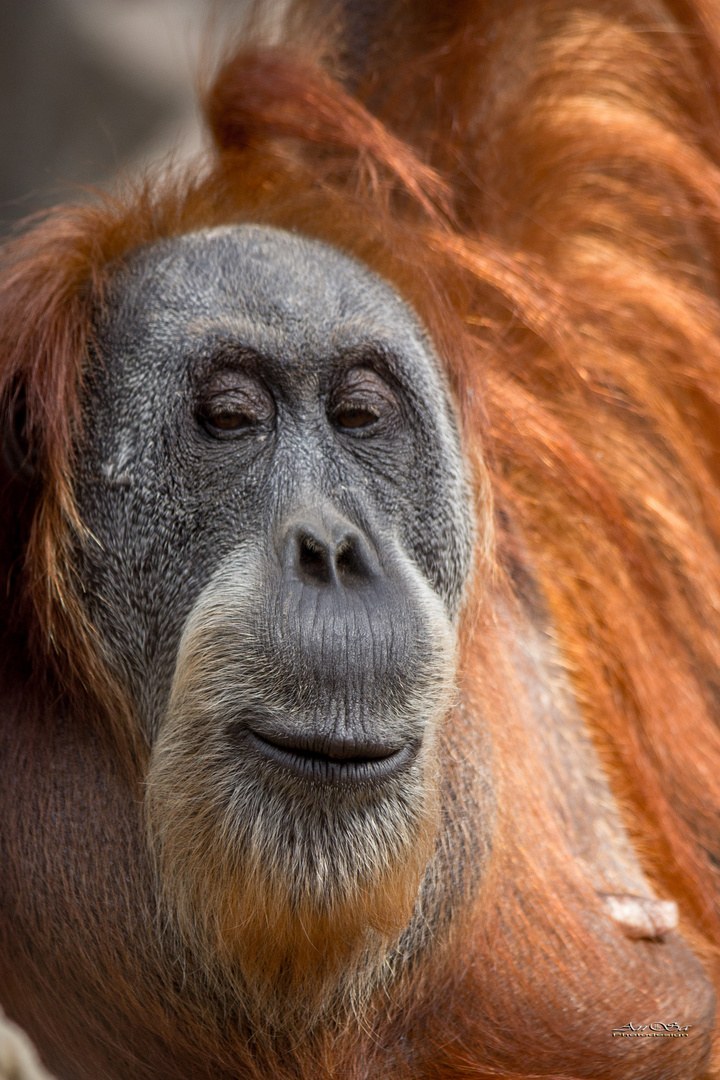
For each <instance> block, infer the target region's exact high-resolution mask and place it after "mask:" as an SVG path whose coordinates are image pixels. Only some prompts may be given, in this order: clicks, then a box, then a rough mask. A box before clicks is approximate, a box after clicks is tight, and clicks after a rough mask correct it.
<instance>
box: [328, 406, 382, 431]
mask: <svg viewBox="0 0 720 1080" xmlns="http://www.w3.org/2000/svg"><path fill="white" fill-rule="evenodd" d="M377 419H378V414H377V413H376V412H375V411H374V410H371V409H367V408H362V407H359V408H358V407H356V408H352V407H349V408H341V409H338V410H337V411H336V412H334V413H333V420H334V421H335V423H336V425H337V426H338V427H343V428H361V427H369V426H370V424H374V423H375V422H376V421H377Z"/></svg>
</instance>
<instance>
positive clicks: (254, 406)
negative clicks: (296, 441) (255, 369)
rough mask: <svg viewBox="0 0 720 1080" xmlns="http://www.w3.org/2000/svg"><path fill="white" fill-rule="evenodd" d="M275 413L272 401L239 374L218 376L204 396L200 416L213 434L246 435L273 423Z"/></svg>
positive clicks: (250, 381) (254, 384) (262, 389)
mask: <svg viewBox="0 0 720 1080" xmlns="http://www.w3.org/2000/svg"><path fill="white" fill-rule="evenodd" d="M274 413H275V407H274V403H273V400H272V398H271V397H270V395H269V394H268V393H267V391H266V390H265V389H264V388H263V387H262V386H260V384H259V383H257V382H255V381H254V380H253V379H251V378H250V377H248V376H246V375H244V374H242V373H237V372H224V373H221V374H220V375H218V376H216V378H215V379H214V380H213V383H212V384H211V386H209V387H208V389H207V393H206V394H205V395H204V397H203V399H202V401H201V403H200V408H199V410H198V416H199V419H200V422H201V424H202V426H203V427H204V428H205V430H206V431H208V432H209V434H211V435H215V436H217V437H220V438H222V437H223V436H228V435H235V434H238V435H239V434H243V433H245V432H248V431H250V430H252V429H254V428H257V427H265V426H267V425H268V424H269V423H271V421H272V419H273V416H274Z"/></svg>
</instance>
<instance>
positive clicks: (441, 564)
mask: <svg viewBox="0 0 720 1080" xmlns="http://www.w3.org/2000/svg"><path fill="white" fill-rule="evenodd" d="M99 351H100V354H101V362H100V363H98V364H97V365H96V368H95V374H94V378H93V381H92V384H91V400H89V401H88V402H87V405H86V409H85V439H84V446H83V451H82V455H81V458H80V463H79V470H78V472H79V478H78V485H77V496H78V501H79V506H80V512H81V515H82V518H83V520H84V522H85V523H86V525H87V526H88V528H89V530H90V532H91V534H92V536H93V537H94V538H95V541H96V542H95V543H93V542H92V541H91V542H89V543H88V545H87V546H86V548H85V550H84V552H83V553H82V560H83V570H82V573H83V580H84V581H85V582H86V583H87V600H88V606H89V608H90V611H89V615H90V618H91V619H92V621H93V624H94V625H95V626H96V627H97V628H98V630H99V631H100V635H101V638H102V640H103V641H104V643H105V645H106V648H107V650H108V654H109V658H110V662H111V663H112V665H113V667H115V668H116V669H117V670H118V672H119V673H120V675H121V676H122V679H123V682H124V683H125V684H126V685H127V686H128V688H129V690H130V692H131V696H132V697H133V699H134V702H135V704H136V707H137V709H138V711H139V715H140V720H141V722H142V723H143V724H144V725H145V726H146V728H147V730H148V732H149V733H150V734H151V735H152V734H153V733H154V732H155V731H156V730H157V728H158V725H159V723H160V720H161V717H162V715H163V713H164V711H165V708H166V706H167V701H168V696H169V691H170V685H171V682H172V677H173V672H174V669H175V663H176V657H177V650H178V644H179V640H180V636H181V633H182V629H183V626H184V624H185V621H186V619H187V617H188V615H189V613H190V610H191V609H192V607H193V605H194V603H195V601H196V600H197V598H198V596H199V595H200V593H201V591H202V590H203V589H204V588H205V586H207V584H208V582H209V581H210V579H211V578H212V575H213V574H214V573H215V572H216V571H217V570H218V568H219V567H220V566H221V565H222V563H223V561H224V560H225V559H226V558H228V557H229V556H232V555H233V553H235V552H237V551H238V550H239V549H240V547H241V546H244V547H245V548H246V549H247V548H249V547H252V548H253V549H256V550H257V551H258V552H260V558H261V560H262V561H263V563H264V566H263V570H262V571H261V573H262V575H263V579H264V581H263V584H262V585H261V586H260V587H261V589H264V592H262V593H261V594H260V595H258V596H256V597H255V598H254V604H255V606H257V607H259V608H262V609H263V611H262V612H260V613H259V614H258V618H259V620H260V623H261V624H262V623H264V626H263V627H262V629H261V631H260V633H261V635H262V634H265V635H269V636H270V637H272V638H273V641H272V642H268V643H266V646H265V647H267V648H268V649H269V650H270V653H271V654H272V655H273V658H274V660H275V661H276V662H277V665H278V673H279V672H280V670H283V671H292V670H293V669H295V668H296V665H297V663H298V662H299V663H302V664H304V665H305V667H306V670H305V671H304V673H303V682H305V681H306V680H308V679H309V680H313V681H318V684H319V685H325V686H326V687H327V692H328V693H329V694H330V695H331V696H332V695H334V694H335V692H336V688H334V683H335V680H336V678H338V677H339V678H340V680H341V683H342V684H343V685H344V684H347V680H348V678H349V680H350V683H349V686H348V689H349V690H352V691H353V692H354V691H355V689H356V686H355V680H356V679H359V678H364V672H365V670H366V666H367V665H368V664H371V665H372V666H373V668H375V669H376V670H377V669H378V664H380V667H381V668H382V669H383V670H384V671H385V675H386V677H388V678H390V677H395V678H397V677H399V676H400V675H401V673H402V672H403V671H404V670H405V667H406V665H408V664H409V665H410V667H412V665H413V663H414V662H415V661H414V659H413V658H412V654H413V653H414V650H415V649H416V643H417V641H418V639H420V640H422V637H423V631H422V627H423V622H424V618H423V614H422V611H421V610H418V609H417V606H416V605H414V604H412V603H411V602H410V598H409V597H408V596H406V594H405V591H404V590H405V588H406V586H405V584H403V581H402V577H403V573H404V572H406V571H407V572H411V573H412V574H415V573H416V571H419V572H420V574H421V575H422V577H423V578H424V579H425V581H426V582H427V583H428V584H429V585H430V587H431V589H432V590H433V592H434V593H435V594H436V595H437V596H438V597H440V599H441V600H442V601H443V604H444V606H445V608H446V610H447V613H448V615H449V616H450V617H452V616H453V615H454V614H455V612H456V610H457V606H458V603H459V600H460V594H461V589H462V585H463V582H464V580H465V578H466V576H467V573H468V566H469V559H470V543H471V527H470V521H469V516H468V511H467V503H468V498H467V492H466V487H465V483H464V479H463V474H462V467H461V460H460V454H459V448H458V440H457V435H456V430H455V425H454V422H453V417H452V414H451V411H450V409H449V407H448V404H447V395H446V392H445V388H444V386H443V384H442V381H441V379H440V378H439V376H438V373H437V370H436V364H435V360H434V357H433V356H432V354H431V352H430V349H429V347H428V343H427V341H426V339H425V338H424V336H423V334H422V332H421V330H420V329H419V327H418V325H417V323H416V321H415V319H414V318H413V316H412V314H411V313H410V312H409V311H408V309H407V308H406V307H405V305H403V304H402V303H401V302H400V301H399V300H398V299H397V297H396V296H395V295H394V294H393V292H392V291H391V290H390V289H389V288H388V287H387V286H385V285H384V284H383V283H381V282H380V281H379V280H378V279H377V278H375V277H374V276H373V275H371V274H370V273H368V272H367V271H365V270H363V269H361V268H360V267H359V266H358V265H357V264H355V263H354V262H352V261H351V260H349V259H348V258H346V257H344V256H342V255H340V254H339V253H338V252H336V251H334V250H332V249H330V248H328V247H326V246H324V245H321V244H319V243H317V242H310V241H307V240H304V239H300V238H297V237H294V236H291V235H288V234H285V233H281V232H279V231H275V230H271V229H267V228H257V227H251V226H244V227H235V228H226V229H221V230H213V231H211V232H205V233H199V234H195V235H190V236H185V237H182V238H181V239H178V240H174V241H169V242H166V243H163V244H160V245H158V246H156V247H154V248H152V249H151V250H148V251H144V252H142V253H140V254H139V255H138V256H136V257H135V259H134V260H133V261H132V263H131V265H130V267H129V269H128V270H127V271H124V272H123V273H122V275H121V276H120V278H119V280H118V282H117V285H116V289H115V293H114V296H113V297H112V299H111V304H110V314H109V316H108V318H107V320H106V322H105V324H104V325H102V326H101V327H100V329H99ZM218 409H226V410H228V415H227V417H226V418H225V420H224V421H223V420H222V418H221V422H223V423H225V424H232V423H233V420H232V418H231V417H232V413H233V410H235V413H236V414H237V421H238V425H239V426H238V427H237V428H235V429H232V428H230V429H228V428H225V429H222V428H220V427H217V426H214V425H213V422H212V418H211V417H210V416H209V414H210V412H211V411H213V410H215V411H217V410H218ZM353 409H359V410H360V411H361V412H362V411H363V410H365V411H367V412H368V419H374V415H377V419H376V420H375V421H374V422H371V423H368V424H365V425H364V426H357V427H353V426H349V425H352V424H353V423H358V422H360V423H361V424H362V421H363V419H364V417H363V416H362V415H360V414H358V415H356V416H355V417H353V416H352V414H351V411H352V410H353ZM346 414H347V415H346ZM343 423H344V424H345V425H347V426H343ZM293 533H294V534H295V536H294V539H293ZM343 537H346V541H347V542H346V544H345V553H344V554H345V561H346V563H347V567H348V569H347V574H346V576H347V580H348V581H349V582H350V581H351V580H352V581H354V585H353V584H350V586H349V590H348V589H344V588H343V586H342V585H341V586H340V592H341V593H348V592H349V594H350V595H357V596H362V603H359V604H353V605H351V606H349V607H345V608H343V611H342V613H340V611H339V608H341V607H342V603H340V604H339V605H338V604H336V603H334V602H333V601H332V600H331V599H328V597H329V596H330V595H331V594H332V593H335V594H337V590H335V589H331V588H323V587H322V585H321V581H322V579H323V576H324V574H325V573H326V569H323V561H324V559H325V555H324V554H323V552H322V551H321V550H320V548H322V547H323V545H327V544H328V543H330V544H331V545H332V543H336V544H337V543H341V544H342V538H343ZM313 538H314V539H313ZM315 540H319V542H320V548H318V550H317V551H314V550H313V549H314V548H315V547H317V544H316V543H315ZM298 545H299V548H300V552H299V558H300V561H301V562H303V561H304V563H306V564H307V566H306V567H305V570H303V569H302V567H301V569H300V572H299V574H295V573H294V572H293V571H292V570H291V569H289V567H290V564H291V563H292V562H293V559H296V558H298V555H297V554H296V552H295V551H294V550H293V547H294V546H295V547H297V546H298ZM341 555H342V552H341ZM331 561H332V559H331ZM340 563H341V565H340V575H341V577H342V566H343V561H342V558H341V560H340ZM354 563H357V566H354V565H353V564H354ZM365 563H366V564H367V566H365V565H364V564H365ZM402 567H405V571H402V569H401V568H402ZM283 568H285V569H283ZM313 577H314V579H315V582H316V584H317V587H316V588H309V589H308V588H305V589H303V588H302V585H301V583H300V582H301V581H308V580H312V579H313ZM280 579H282V583H280ZM361 583H362V588H359V586H360V584H361ZM316 604H317V605H319V606H318V607H317V610H316V607H315V605H316ZM288 605H289V607H288ZM290 609H295V612H294V614H292V615H289V614H288V612H289V611H290ZM288 618H291V619H297V620H299V622H298V624H297V633H298V635H299V637H297V638H296V639H294V640H293V639H292V638H291V637H288V635H287V634H282V635H279V634H278V633H277V628H278V625H279V624H281V623H282V622H283V621H286V620H287V619H288ZM348 619H349V620H351V621H353V620H354V621H357V627H356V628H355V631H354V632H353V634H352V640H350V641H347V640H346V639H347V637H348V633H349V630H348V629H347V628H346V627H345V625H344V622H345V620H348ZM361 623H362V625H361ZM379 623H380V624H382V629H379ZM311 624H312V625H311ZM320 626H321V627H322V629H320V628H319V627H320ZM346 631H347V632H346ZM308 634H310V635H311V636H312V635H314V639H315V638H317V636H318V635H324V636H325V637H326V638H327V637H328V636H330V637H332V643H330V644H328V642H327V641H325V644H324V645H323V646H322V647H323V648H324V649H326V650H327V649H329V668H328V665H327V664H326V663H325V661H323V660H321V659H320V658H318V657H317V655H316V656H315V659H313V658H312V656H310V655H309V654H308V651H307V648H306V644H307V643H306V642H305V640H304V639H305V636H306V635H308ZM370 638H373V641H374V644H372V645H371V642H370ZM281 639H282V640H281ZM314 639H313V640H314ZM390 639H392V645H390ZM319 647H320V646H318V648H319ZM346 647H347V649H348V650H349V652H348V657H347V662H348V664H349V665H350V668H348V669H347V670H346V669H345V665H344V664H343V663H342V662H340V667H341V670H340V671H337V670H336V667H337V663H338V660H339V654H340V653H343V651H344V649H345V648H346ZM373 648H374V650H375V651H374V652H373V651H372V649H373ZM356 650H357V651H356ZM318 664H319V665H320V669H322V670H320V669H319V668H318ZM289 678H291V679H292V678H293V676H292V675H289ZM339 694H340V697H343V696H344V691H343V690H342V688H341V689H340V691H339Z"/></svg>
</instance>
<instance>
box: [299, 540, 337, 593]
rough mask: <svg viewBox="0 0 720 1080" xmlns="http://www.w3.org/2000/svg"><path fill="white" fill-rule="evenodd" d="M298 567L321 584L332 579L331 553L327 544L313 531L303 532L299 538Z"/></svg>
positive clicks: (326, 583)
mask: <svg viewBox="0 0 720 1080" xmlns="http://www.w3.org/2000/svg"><path fill="white" fill-rule="evenodd" d="M297 545H298V554H297V560H298V569H299V570H300V572H301V574H302V575H303V576H304V577H306V578H309V579H310V580H311V581H314V582H317V584H319V585H329V584H330V582H331V581H332V576H333V574H332V567H331V563H330V553H329V552H328V549H327V547H326V546H325V544H323V543H322V541H321V540H318V538H317V537H316V536H312V534H311V533H306V532H301V533H300V534H299V535H298V538H297Z"/></svg>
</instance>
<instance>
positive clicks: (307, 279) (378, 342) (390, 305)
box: [98, 225, 454, 427]
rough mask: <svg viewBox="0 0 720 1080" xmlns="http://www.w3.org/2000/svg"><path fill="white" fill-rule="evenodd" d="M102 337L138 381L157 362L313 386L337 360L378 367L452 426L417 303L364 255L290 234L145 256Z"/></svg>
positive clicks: (138, 259) (111, 355)
mask: <svg viewBox="0 0 720 1080" xmlns="http://www.w3.org/2000/svg"><path fill="white" fill-rule="evenodd" d="M98 340H99V343H100V346H101V350H102V352H103V354H104V357H105V359H106V364H107V365H109V366H110V368H113V367H115V368H116V369H117V368H118V367H119V369H120V370H121V371H122V374H123V377H130V378H131V379H132V371H133V369H134V368H135V367H137V366H138V363H139V364H140V366H141V367H142V372H140V371H138V372H137V373H136V374H137V375H138V377H140V375H142V378H143V379H145V378H146V376H147V373H148V370H149V369H148V364H149V365H150V367H151V368H152V367H153V366H154V365H155V366H158V365H159V367H160V368H161V369H162V370H163V371H165V372H167V371H170V370H172V369H175V368H178V367H181V366H183V365H184V364H186V363H187V361H188V359H192V358H193V357H194V358H196V359H200V360H201V359H202V358H206V359H208V360H209V361H212V359H213V358H215V357H217V356H221V357H222V356H223V354H225V357H224V358H226V359H233V358H234V359H235V360H242V359H243V357H247V358H249V359H251V358H252V357H253V356H254V357H259V358H261V359H262V360H263V361H264V362H265V361H267V362H269V363H273V362H274V363H276V364H278V365H280V366H281V367H282V368H283V369H284V371H285V372H286V373H294V374H295V375H297V376H299V377H301V378H303V379H306V380H307V379H310V380H313V379H315V378H319V377H321V376H322V372H323V370H324V369H325V368H327V367H329V366H333V365H335V364H336V362H338V361H340V363H341V364H343V365H344V366H346V367H351V366H354V365H356V366H370V367H378V368H379V369H380V370H381V371H382V372H383V373H385V374H387V375H389V376H391V377H394V378H395V379H396V380H398V382H399V383H401V384H404V385H405V386H406V388H407V390H408V393H409V394H410V395H411V396H412V398H413V399H414V400H416V401H417V402H423V403H424V408H426V407H427V405H428V404H430V406H431V411H433V412H436V413H438V414H443V413H445V414H446V418H447V419H449V420H450V424H451V427H454V423H453V421H452V418H451V417H450V414H449V411H448V396H447V385H446V381H445V377H444V374H443V372H442V371H441V370H440V364H439V361H438V359H437V356H436V354H435V352H434V349H433V347H432V345H431V343H430V342H429V340H428V338H427V336H426V334H425V332H424V330H423V328H422V327H421V325H420V324H419V322H418V319H417V317H416V316H415V314H414V312H413V311H412V310H411V308H410V307H409V306H408V305H407V304H406V303H405V302H404V301H403V300H402V299H401V298H400V297H399V296H398V295H397V293H396V292H395V291H394V290H393V289H392V288H391V287H390V286H389V285H387V284H386V283H385V282H384V281H382V280H381V279H380V278H379V277H378V276H377V275H376V274H374V273H372V272H371V271H370V270H368V269H367V268H366V267H364V266H362V265H361V264H360V263H359V262H357V261H356V260H355V259H352V258H349V257H348V256H346V255H344V254H342V253H341V252H339V251H337V250H335V249H333V248H331V247H329V246H327V245H326V244H323V243H321V242H320V241H317V240H309V239H306V238H304V237H300V236H298V235H295V234H292V233H289V232H285V231H283V230H280V229H274V228H269V227H261V226H255V225H239V226H229V227H223V228H216V229H208V230H204V231H200V232H195V233H189V234H186V235H185V236H181V237H177V238H174V239H172V240H165V241H161V242H159V243H157V244H153V245H152V246H149V247H146V248H144V249H142V250H140V251H138V252H136V253H135V254H134V255H133V256H132V257H131V259H130V260H129V262H128V263H127V265H126V266H125V268H124V269H123V270H122V271H121V272H120V273H119V274H118V276H117V278H116V280H115V283H114V287H113V289H112V290H111V296H110V303H109V304H108V306H107V309H106V313H105V316H104V319H103V322H102V324H101V326H100V327H99V335H98ZM118 361H119V365H118ZM116 373H119V372H117V371H116Z"/></svg>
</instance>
